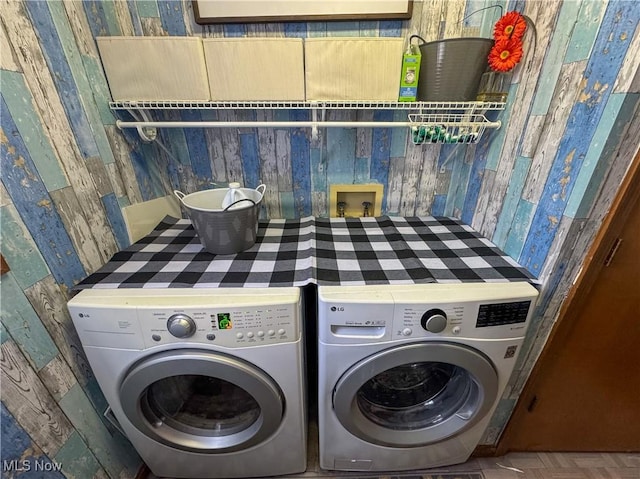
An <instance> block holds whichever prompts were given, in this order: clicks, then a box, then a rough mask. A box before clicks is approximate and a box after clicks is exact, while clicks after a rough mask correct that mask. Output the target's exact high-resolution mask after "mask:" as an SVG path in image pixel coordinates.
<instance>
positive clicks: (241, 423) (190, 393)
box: [120, 350, 285, 453]
mask: <svg viewBox="0 0 640 479" xmlns="http://www.w3.org/2000/svg"><path fill="white" fill-rule="evenodd" d="M120 401H121V406H122V409H123V411H124V413H125V415H126V416H127V418H128V419H129V421H131V423H132V424H133V425H134V426H136V427H137V428H138V429H139V430H140V431H141V432H142V433H143V434H145V435H147V436H149V437H151V438H153V439H155V440H157V441H159V442H161V443H163V444H166V445H168V446H171V447H173V448H176V449H181V450H186V451H193V452H207V453H215V452H220V453H222V452H231V451H237V450H240V449H246V448H248V447H251V446H253V445H255V444H258V443H260V442H262V441H264V440H265V439H267V438H268V437H269V436H271V435H272V434H273V433H274V432H275V431H276V430H277V429H278V427H279V426H280V423H281V421H282V417H283V414H284V407H285V404H284V395H283V394H282V392H281V390H280V388H279V387H278V386H277V384H276V383H275V382H274V381H273V379H271V377H269V376H268V375H267V374H266V373H265V372H264V371H262V370H261V369H259V368H257V367H255V366H253V365H251V364H249V363H246V362H244V361H242V360H239V359H237V358H233V357H229V356H225V355H221V354H216V353H211V352H208V351H197V350H176V351H167V352H164V353H160V354H157V355H153V356H150V357H149V358H146V359H144V360H143V361H141V362H140V363H138V364H137V365H136V366H135V367H134V368H133V369H132V370H131V371H129V372H128V373H127V375H126V377H125V378H124V380H123V381H122V384H121V387H120Z"/></svg>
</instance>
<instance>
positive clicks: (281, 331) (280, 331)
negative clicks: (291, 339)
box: [278, 328, 286, 336]
mask: <svg viewBox="0 0 640 479" xmlns="http://www.w3.org/2000/svg"><path fill="white" fill-rule="evenodd" d="M284 333H286V331H285V330H284V329H282V328H280V329H278V334H279V335H280V336H282V335H283V334H284Z"/></svg>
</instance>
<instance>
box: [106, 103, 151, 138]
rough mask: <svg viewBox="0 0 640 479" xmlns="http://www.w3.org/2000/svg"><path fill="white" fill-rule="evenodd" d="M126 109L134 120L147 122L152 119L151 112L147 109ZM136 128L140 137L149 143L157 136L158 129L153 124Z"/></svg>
mask: <svg viewBox="0 0 640 479" xmlns="http://www.w3.org/2000/svg"><path fill="white" fill-rule="evenodd" d="M127 111H128V112H129V113H130V114H131V116H132V117H134V118H135V119H136V121H139V122H147V123H149V122H152V121H153V118H151V114H150V113H149V112H148V111H147V110H131V109H127ZM117 124H118V123H117V122H116V125H117ZM136 130H137V131H138V136H139V137H140V139H141V140H142V141H143V142H145V143H151V142H153V141H155V140H156V138H158V129H157V128H156V127H154V126H136Z"/></svg>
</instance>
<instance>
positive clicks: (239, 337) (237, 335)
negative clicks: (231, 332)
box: [236, 333, 244, 339]
mask: <svg viewBox="0 0 640 479" xmlns="http://www.w3.org/2000/svg"><path fill="white" fill-rule="evenodd" d="M236 338H238V339H242V338H244V334H242V333H237V334H236Z"/></svg>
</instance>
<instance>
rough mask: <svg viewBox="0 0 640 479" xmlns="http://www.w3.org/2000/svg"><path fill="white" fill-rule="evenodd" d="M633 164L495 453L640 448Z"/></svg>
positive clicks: (639, 202)
mask: <svg viewBox="0 0 640 479" xmlns="http://www.w3.org/2000/svg"><path fill="white" fill-rule="evenodd" d="M638 162H639V161H638V157H636V160H635V161H634V167H633V168H632V169H631V171H630V178H629V177H628V178H627V180H626V183H625V184H623V188H621V193H620V195H619V196H618V198H617V199H616V202H614V208H612V215H610V217H609V218H608V219H607V221H605V223H604V225H603V230H602V231H601V232H600V234H599V235H598V238H596V243H595V244H594V248H593V249H592V252H593V253H592V257H591V258H588V260H589V259H591V260H592V261H587V263H586V264H585V268H587V269H586V272H585V273H584V274H583V276H582V279H581V281H580V282H579V283H577V286H576V288H575V289H574V291H572V292H571V293H570V295H569V297H568V298H567V300H566V303H567V304H568V306H567V307H566V308H565V309H564V310H563V311H561V314H560V318H559V320H558V324H557V325H556V327H555V330H554V332H553V334H552V336H551V337H550V339H549V342H548V344H547V345H546V346H545V350H544V351H543V354H542V355H541V357H540V359H539V361H538V363H537V364H536V367H535V369H534V373H533V374H532V376H531V378H530V380H529V382H528V384H527V386H526V387H525V390H524V392H523V394H522V396H521V399H520V401H519V402H518V406H517V408H516V411H515V413H514V415H513V417H512V420H511V421H510V423H509V425H508V427H507V430H506V431H505V434H504V437H503V440H502V441H501V444H500V446H499V451H506V450H513V451H640V168H639V167H638V165H637V164H638ZM616 244H617V250H616V251H615V254H613V256H611V249H612V248H611V247H612V245H613V246H615V245H616ZM614 249H615V248H614Z"/></svg>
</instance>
